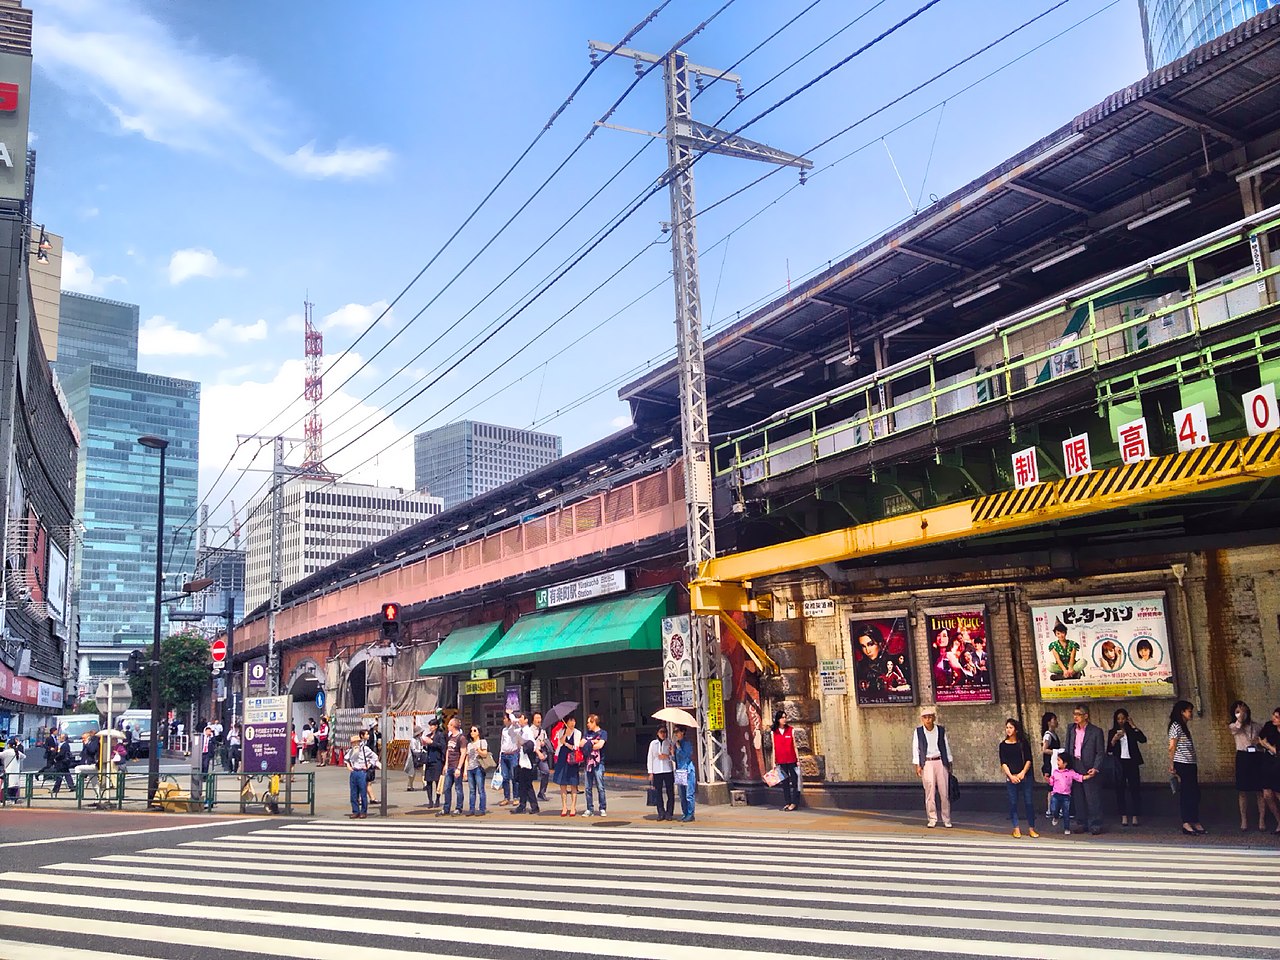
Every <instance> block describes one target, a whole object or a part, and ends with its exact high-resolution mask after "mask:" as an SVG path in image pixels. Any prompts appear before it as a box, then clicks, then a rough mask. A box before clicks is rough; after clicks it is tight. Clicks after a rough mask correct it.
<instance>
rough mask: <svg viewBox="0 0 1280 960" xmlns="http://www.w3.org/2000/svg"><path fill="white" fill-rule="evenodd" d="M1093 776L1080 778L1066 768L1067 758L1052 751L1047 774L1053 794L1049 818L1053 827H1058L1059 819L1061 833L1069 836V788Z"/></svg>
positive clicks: (1050, 801)
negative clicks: (1050, 763) (1051, 762)
mask: <svg viewBox="0 0 1280 960" xmlns="http://www.w3.org/2000/svg"><path fill="white" fill-rule="evenodd" d="M1092 776H1093V774H1088V775H1085V776H1082V775H1081V774H1079V773H1077V772H1076V771H1075V770H1070V769H1068V768H1067V757H1066V754H1064V753H1063V752H1062V751H1061V750H1055V751H1054V764H1053V770H1052V771H1051V772H1050V774H1049V784H1050V787H1051V788H1052V790H1053V793H1052V794H1051V795H1050V797H1049V816H1050V817H1051V818H1052V819H1053V825H1054V826H1055V827H1056V826H1057V825H1058V820H1059V818H1061V819H1062V822H1063V824H1064V826H1065V829H1064V830H1063V831H1062V832H1063V833H1064V834H1065V835H1066V836H1068V837H1069V836H1071V787H1072V784H1076V783H1080V782H1081V781H1084V780H1088V779H1090V778H1091V777H1092Z"/></svg>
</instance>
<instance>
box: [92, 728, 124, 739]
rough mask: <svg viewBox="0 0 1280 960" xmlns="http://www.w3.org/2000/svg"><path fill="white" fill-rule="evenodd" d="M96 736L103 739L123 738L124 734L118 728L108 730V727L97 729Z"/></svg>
mask: <svg viewBox="0 0 1280 960" xmlns="http://www.w3.org/2000/svg"><path fill="white" fill-rule="evenodd" d="M98 736H99V737H101V738H102V739H104V740H123V739H124V734H123V733H121V732H120V731H119V730H110V729H106V730H99V731H98Z"/></svg>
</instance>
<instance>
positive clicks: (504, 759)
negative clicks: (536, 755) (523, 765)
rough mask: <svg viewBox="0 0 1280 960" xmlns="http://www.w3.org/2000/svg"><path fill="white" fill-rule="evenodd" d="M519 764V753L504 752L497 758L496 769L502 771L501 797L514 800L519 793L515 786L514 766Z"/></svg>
mask: <svg viewBox="0 0 1280 960" xmlns="http://www.w3.org/2000/svg"><path fill="white" fill-rule="evenodd" d="M518 766H520V754H519V753H504V754H502V756H501V757H500V758H499V760H498V769H499V770H501V771H502V799H503V800H515V799H517V797H518V794H519V793H520V788H519V787H518V786H516V767H518Z"/></svg>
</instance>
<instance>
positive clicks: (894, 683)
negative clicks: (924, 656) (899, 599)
mask: <svg viewBox="0 0 1280 960" xmlns="http://www.w3.org/2000/svg"><path fill="white" fill-rule="evenodd" d="M849 638H850V640H851V641H852V644H851V646H852V647H853V690H854V696H855V697H856V699H857V703H858V706H860V707H886V706H898V705H902V704H912V703H915V702H916V679H915V669H914V665H913V664H912V661H911V628H910V626H909V625H908V622H907V611H905V610H893V611H889V612H886V613H862V614H858V615H857V616H855V617H853V618H852V619H851V620H850V621H849Z"/></svg>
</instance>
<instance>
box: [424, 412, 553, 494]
mask: <svg viewBox="0 0 1280 960" xmlns="http://www.w3.org/2000/svg"><path fill="white" fill-rule="evenodd" d="M561 447H562V444H561V440H560V438H559V437H557V436H556V435H555V434H551V433H538V432H536V431H534V430H521V429H519V428H518V427H503V426H499V425H497V424H493V423H478V422H476V421H475V420H461V421H459V422H457V423H451V424H448V425H447V426H443V427H437V428H436V429H434V430H427V431H426V432H425V433H419V434H418V435H417V436H415V437H414V438H413V460H414V485H415V486H416V487H417V489H418V490H420V491H426V492H427V493H430V494H432V495H433V496H437V497H441V498H442V499H443V500H444V508H445V509H446V510H448V509H449V508H450V507H454V506H457V505H458V504H460V503H462V502H463V501H464V500H470V499H471V498H472V497H476V496H479V495H480V494H482V493H488V492H489V491H490V490H494V489H496V488H498V487H500V486H502V485H503V484H504V483H510V482H511V481H512V480H515V479H516V478H517V477H522V476H524V475H525V474H526V473H528V472H529V471H530V470H536V469H537V468H538V467H545V466H546V465H547V464H549V463H551V462H553V461H555V460H559V459H560V453H561Z"/></svg>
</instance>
